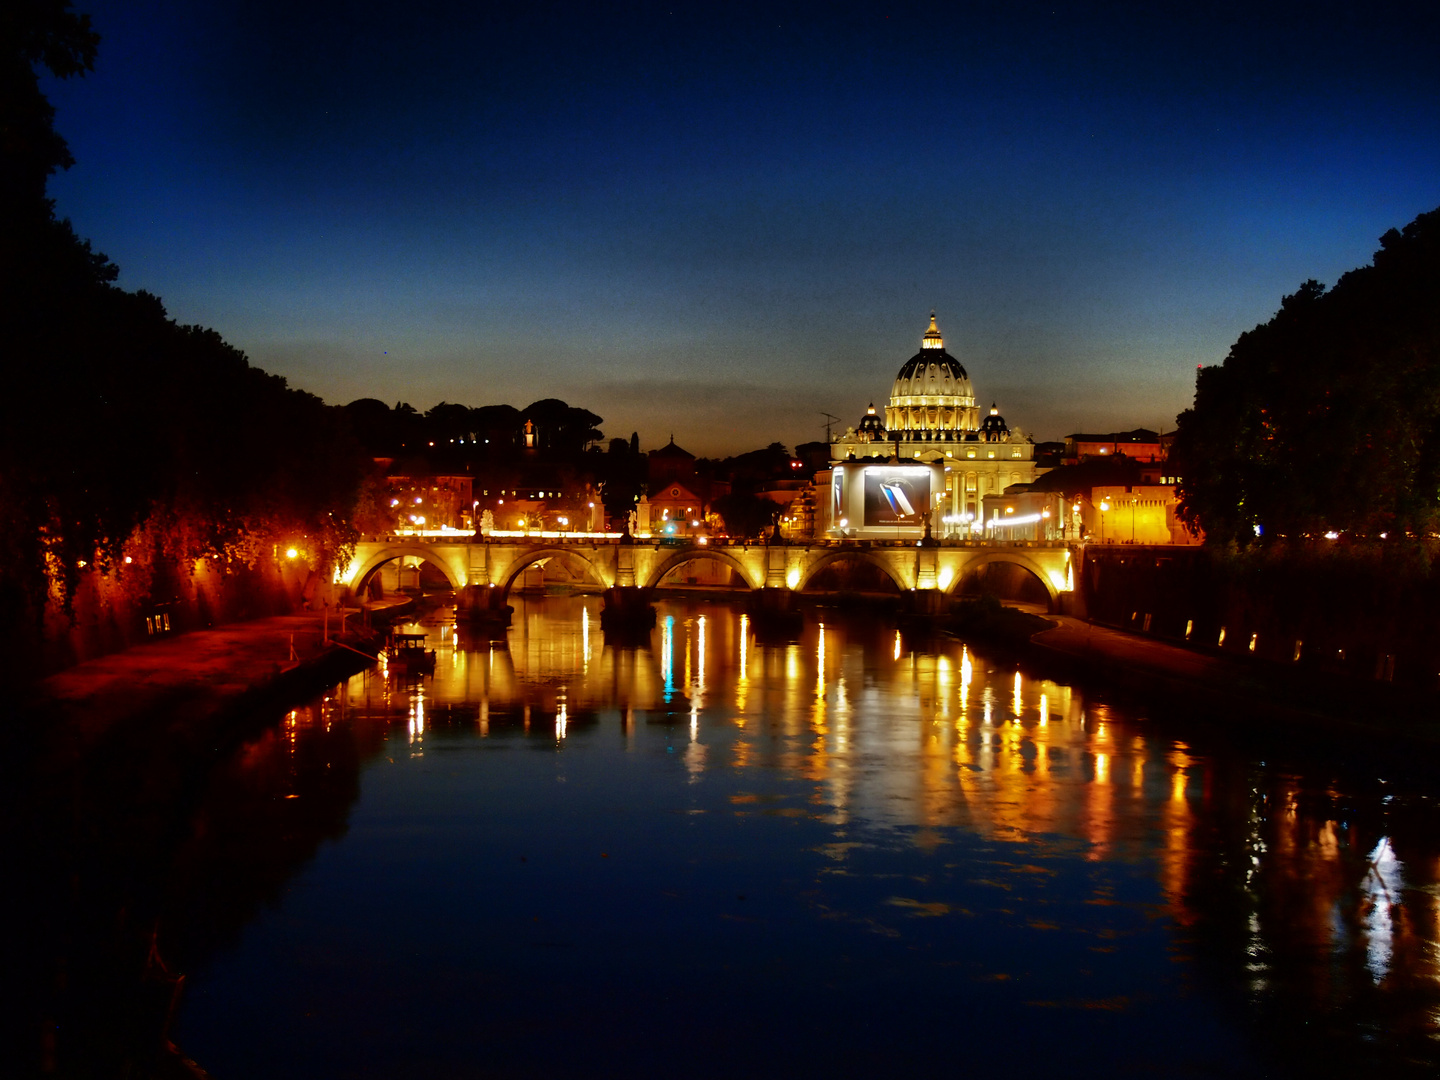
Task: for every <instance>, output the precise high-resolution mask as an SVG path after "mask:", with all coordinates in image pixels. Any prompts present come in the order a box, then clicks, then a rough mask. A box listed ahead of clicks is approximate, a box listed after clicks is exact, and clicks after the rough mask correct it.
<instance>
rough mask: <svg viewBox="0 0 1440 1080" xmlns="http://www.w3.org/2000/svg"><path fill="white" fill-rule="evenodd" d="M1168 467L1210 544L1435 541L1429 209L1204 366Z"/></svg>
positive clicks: (1436, 409)
mask: <svg viewBox="0 0 1440 1080" xmlns="http://www.w3.org/2000/svg"><path fill="white" fill-rule="evenodd" d="M1170 460H1171V466H1172V469H1173V470H1174V471H1175V472H1176V473H1177V474H1179V476H1180V477H1181V481H1180V498H1181V513H1182V515H1183V516H1184V518H1185V520H1186V521H1187V523H1188V524H1190V525H1191V526H1192V527H1199V528H1201V529H1203V530H1204V532H1205V535H1206V537H1207V539H1209V540H1212V541H1220V542H1224V541H1232V540H1233V541H1240V542H1248V541H1250V540H1253V539H1254V538H1255V537H1256V536H1257V535H1260V536H1262V537H1264V536H1280V535H1287V536H1305V535H1318V534H1321V533H1325V532H1332V531H1333V532H1344V533H1347V534H1350V535H1369V536H1373V535H1377V534H1379V533H1387V534H1392V535H1398V534H1405V533H1410V534H1416V535H1420V534H1429V533H1433V532H1435V531H1436V530H1437V529H1440V210H1435V211H1431V212H1430V213H1427V214H1421V215H1420V216H1419V217H1417V218H1416V219H1415V220H1414V221H1413V222H1411V223H1410V224H1409V225H1407V226H1405V228H1404V230H1402V231H1397V230H1394V229H1391V230H1390V231H1389V232H1387V233H1386V234H1385V235H1384V236H1383V237H1381V238H1380V250H1379V251H1377V252H1376V254H1375V260H1374V263H1373V265H1371V266H1368V267H1362V268H1360V269H1358V270H1352V271H1350V272H1349V273H1347V274H1345V275H1344V276H1343V277H1342V278H1341V279H1340V280H1339V281H1338V282H1337V283H1336V285H1335V287H1334V288H1333V289H1331V290H1329V291H1328V292H1327V291H1326V290H1325V288H1324V286H1322V285H1320V284H1319V283H1318V282H1315V281H1307V282H1305V283H1304V284H1302V285H1301V286H1300V288H1299V289H1298V290H1297V291H1296V292H1295V293H1293V294H1292V295H1290V296H1287V297H1285V298H1284V299H1283V301H1282V302H1281V305H1280V310H1279V311H1278V312H1276V314H1275V317H1274V318H1272V319H1271V320H1270V321H1269V322H1268V323H1265V324H1264V325H1261V326H1257V327H1256V328H1255V329H1254V330H1251V331H1248V332H1247V333H1244V334H1242V335H1240V338H1239V340H1237V341H1236V342H1235V344H1234V345H1233V346H1232V347H1231V349H1230V353H1229V355H1228V356H1227V357H1226V359H1225V362H1224V364H1222V365H1220V366H1218V367H1208V368H1204V369H1202V370H1201V371H1200V372H1199V374H1198V376H1197V378H1196V388H1195V404H1194V406H1193V407H1192V408H1190V409H1187V410H1186V411H1185V412H1184V413H1182V414H1181V415H1180V417H1179V421H1178V429H1177V432H1176V436H1175V442H1174V445H1173V447H1172V449H1171V454H1170ZM1257 530H1258V533H1257Z"/></svg>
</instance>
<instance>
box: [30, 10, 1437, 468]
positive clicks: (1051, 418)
mask: <svg viewBox="0 0 1440 1080" xmlns="http://www.w3.org/2000/svg"><path fill="white" fill-rule="evenodd" d="M447 8H448V10H445V9H447ZM1422 8H1430V9H1431V11H1430V13H1427V14H1416V13H1417V12H1419V11H1421V9H1422ZM1437 8H1440V5H1405V6H1404V7H1397V8H1391V9H1386V8H1383V7H1381V8H1374V9H1372V8H1371V7H1369V6H1368V5H1362V4H1359V3H1356V4H1353V5H1344V6H1338V5H1337V6H1331V5H1326V4H1323V3H1321V4H1316V3H1311V4H1305V5H1303V6H1302V5H1294V6H1284V7H1282V6H1274V5H1266V4H1263V3H1250V4H1243V5H1234V6H1229V7H1223V6H1217V5H1210V4H1187V5H1178V6H1174V7H1171V6H1168V5H1160V4H1134V5H1112V4H1106V5H1093V6H1092V5H1052V6H1035V5H1028V4H1012V3H988V4H975V5H968V6H966V5H940V6H934V7H924V6H909V5H881V4H876V5H817V6H813V7H812V6H789V5H763V6H762V5H749V4H734V3H720V2H712V3H706V4H682V3H676V4H673V5H650V4H621V3H606V4H596V5H593V6H578V5H569V4H549V5H547V4H542V3H530V2H526V3H516V4H487V3H484V2H478V3H470V4H465V5H460V4H456V5H445V4H435V5H431V4H419V3H417V4H409V5H405V4H395V3H384V4H380V3H365V2H359V3H350V4H345V5H339V4H306V3H304V2H303V0H289V2H286V3H277V2H270V0H246V2H235V3H223V2H209V0H207V2H206V3H196V2H195V0H154V2H145V0H125V2H121V0H103V2H85V0H81V2H80V3H78V4H77V9H78V10H81V11H87V12H89V13H91V14H92V16H93V19H94V23H95V26H96V28H97V29H98V30H99V32H100V33H101V35H102V41H101V45H100V53H99V58H98V61H97V64H96V70H95V72H93V73H92V74H90V75H88V76H87V77H86V78H84V79H76V80H70V81H68V82H65V83H54V82H51V83H48V84H47V91H48V92H49V94H50V96H51V99H52V101H54V103H55V105H56V108H57V114H58V115H57V121H56V122H57V126H58V127H59V129H60V131H61V133H62V134H63V135H64V136H65V137H66V138H67V139H68V140H69V142H70V147H71V150H72V152H73V153H74V155H75V158H76V159H77V162H78V164H77V165H76V166H75V168H73V169H72V170H71V171H70V172H69V173H67V174H64V175H63V176H61V177H58V178H57V179H56V180H55V181H54V182H53V184H52V189H51V190H52V193H53V194H54V195H55V197H56V199H57V209H58V211H59V212H60V213H61V214H62V215H64V216H68V217H69V218H71V220H72V221H73V222H74V223H75V226H76V228H77V229H78V230H79V232H80V233H81V235H83V236H86V237H89V238H90V239H91V240H93V241H94V243H95V245H96V247H97V248H98V249H100V250H102V251H104V252H105V253H106V254H108V255H109V256H110V257H111V258H112V259H114V260H115V261H116V262H117V263H119V265H120V267H121V271H122V274H121V279H120V281H121V284H122V285H124V286H126V287H128V288H143V289H147V290H149V291H151V292H154V293H157V294H159V295H160V296H161V297H162V298H163V299H164V300H165V303H166V305H167V307H168V309H169V311H170V313H171V315H172V316H174V317H175V318H177V319H179V320H180V321H182V322H190V323H201V324H204V325H208V326H212V327H214V328H215V329H217V330H219V331H220V332H221V334H223V335H224V336H225V337H226V338H227V339H228V340H229V341H230V342H232V343H233V344H235V345H237V346H239V347H240V348H242V349H244V350H245V351H246V353H247V354H248V355H249V356H250V358H251V361H252V362H253V363H255V364H257V365H259V366H261V367H263V368H265V369H267V370H269V371H274V372H277V373H279V374H281V375H284V376H286V377H287V378H289V379H290V381H291V383H292V384H293V385H296V386H300V387H303V388H304V389H307V390H311V391H313V392H315V393H317V394H320V395H321V396H322V397H324V398H325V399H326V400H328V401H331V402H334V403H344V402H347V401H350V400H352V399H354V398H357V397H379V398H382V399H384V400H386V401H388V402H391V403H392V404H393V403H394V402H395V401H397V400H402V399H403V400H406V401H409V402H411V403H412V404H413V405H415V406H416V407H417V408H420V409H422V410H423V409H426V408H429V407H430V406H432V405H434V404H435V403H436V402H439V401H441V400H448V401H459V402H462V403H464V404H468V405H485V404H497V403H501V402H508V403H510V404H512V405H516V406H519V407H524V406H525V405H527V404H529V403H530V402H531V401H534V400H536V399H537V398H542V397H560V398H564V399H565V400H567V401H569V402H570V403H571V404H576V405H583V406H585V407H587V408H590V409H592V410H593V411H595V412H597V413H599V414H601V415H602V416H603V417H604V425H603V427H604V429H605V434H606V435H607V437H609V436H616V435H619V436H628V435H629V434H630V432H631V431H632V430H637V429H638V430H639V432H640V436H641V442H642V444H643V445H644V446H646V447H647V448H649V447H653V446H655V445H659V444H660V443H663V442H664V441H665V439H666V438H667V437H668V436H669V434H670V433H671V432H672V431H673V432H674V434H675V437H676V441H677V442H679V443H680V444H681V445H682V446H685V447H686V448H687V449H690V450H692V451H695V452H697V453H711V454H714V453H727V452H734V451H740V450H746V449H751V448H753V447H755V446H759V445H763V444H765V443H767V442H770V441H772V440H777V439H778V440H780V441H782V442H785V443H786V444H788V445H794V444H795V443H798V442H804V441H807V440H810V439H814V438H817V437H823V429H822V426H821V425H822V424H823V422H824V421H823V418H822V416H821V410H827V411H829V412H832V413H836V414H838V415H840V416H841V417H843V418H844V420H845V423H854V422H855V421H856V420H857V419H858V418H859V416H860V415H861V413H862V412H863V411H864V408H865V406H866V404H867V403H868V402H869V401H871V400H872V399H873V400H874V401H876V403H877V404H883V400H884V398H885V397H886V396H887V395H888V393H889V388H890V383H891V381H892V379H893V378H894V375H895V372H896V370H897V369H898V368H899V366H900V365H901V363H903V362H904V360H906V359H907V358H908V357H909V356H911V355H912V354H913V353H914V352H915V351H916V350H917V349H918V347H919V341H920V334H921V332H922V331H923V330H924V328H925V325H926V322H927V320H928V316H929V312H930V309H931V308H932V307H934V308H935V309H936V310H937V311H938V314H939V320H940V327H941V329H942V331H944V333H945V338H946V345H947V347H948V348H949V350H950V351H951V352H952V353H954V354H955V355H956V356H958V357H959V358H960V359H961V360H962V361H963V362H964V363H965V365H966V367H967V368H968V369H969V372H970V376H971V379H972V381H973V383H974V384H975V388H976V392H977V394H978V395H979V396H980V397H981V398H982V399H983V401H984V403H985V404H988V403H989V402H990V400H991V399H995V400H998V402H999V403H1000V406H1001V411H1002V412H1003V413H1004V414H1005V415H1006V417H1007V419H1008V420H1009V421H1010V422H1011V424H1012V425H1016V424H1018V425H1019V426H1021V427H1022V428H1024V429H1025V430H1026V431H1027V432H1030V433H1033V434H1035V435H1036V437H1037V438H1042V439H1044V438H1058V437H1060V436H1063V435H1064V434H1066V433H1068V432H1072V431H1077V430H1097V429H1098V430H1106V429H1110V428H1113V427H1134V426H1137V425H1145V426H1150V427H1157V426H1165V427H1169V426H1172V425H1173V423H1174V417H1175V414H1176V413H1177V412H1178V411H1179V410H1180V409H1182V408H1184V407H1185V406H1186V405H1188V404H1189V402H1190V399H1191V396H1192V392H1193V386H1194V373H1195V367H1196V365H1197V364H1202V363H1205V364H1209V363H1218V362H1219V361H1220V360H1222V359H1223V358H1224V356H1225V353H1226V351H1227V350H1228V348H1229V346H1230V344H1231V343H1232V342H1233V341H1234V340H1235V338H1236V337H1237V336H1238V334H1239V333H1240V332H1241V331H1243V330H1245V329H1248V328H1249V327H1251V326H1253V325H1255V324H1256V323H1257V322H1263V321H1264V320H1266V319H1268V318H1269V317H1270V315H1271V314H1273V312H1274V311H1275V309H1276V308H1277V307H1278V305H1279V301H1280V298H1281V296H1282V295H1284V294H1285V293H1289V292H1293V291H1294V290H1295V287H1296V286H1297V285H1299V284H1300V282H1302V281H1303V280H1305V279H1306V278H1310V277H1315V278H1318V279H1320V280H1321V281H1324V282H1326V283H1327V284H1332V283H1333V282H1334V281H1335V279H1336V278H1337V277H1338V276H1339V275H1340V274H1341V273H1343V272H1344V271H1346V270H1348V269H1351V268H1353V267H1355V266H1359V265H1363V264H1365V263H1367V262H1368V261H1369V260H1370V257H1371V254H1372V252H1373V251H1374V250H1375V248H1376V247H1377V241H1378V238H1379V236H1380V235H1381V233H1383V232H1384V231H1385V230H1386V229H1389V228H1391V227H1399V226H1403V225H1404V224H1405V223H1406V222H1408V221H1410V220H1411V219H1412V218H1414V217H1415V215H1416V214H1418V213H1421V212H1423V211H1426V210H1432V209H1435V208H1436V207H1437V206H1440V61H1437V59H1436V57H1437V56H1440V16H1437V14H1436V13H1435V11H1436V9H1437ZM1377 12H1378V13H1377ZM1387 12H1388V13H1387Z"/></svg>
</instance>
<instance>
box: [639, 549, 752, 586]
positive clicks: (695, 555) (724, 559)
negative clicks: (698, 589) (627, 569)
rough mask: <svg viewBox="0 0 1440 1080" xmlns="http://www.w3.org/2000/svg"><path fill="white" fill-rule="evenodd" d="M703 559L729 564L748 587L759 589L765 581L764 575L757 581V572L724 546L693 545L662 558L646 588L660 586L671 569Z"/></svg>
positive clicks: (724, 564)
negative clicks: (753, 571) (752, 570)
mask: <svg viewBox="0 0 1440 1080" xmlns="http://www.w3.org/2000/svg"><path fill="white" fill-rule="evenodd" d="M701 559H710V560H712V561H714V562H718V563H720V564H721V565H723V566H728V567H729V568H730V569H731V570H733V571H735V573H737V574H739V575H740V580H741V581H743V582H744V583H745V587H746V588H749V589H758V588H759V587H760V586H761V585H762V584H763V583H764V579H763V577H762V578H761V579H760V580H758V581H757V580H756V576H755V574H754V573H752V572H751V570H750V568H749V567H747V566H746V565H745V564H744V563H743V562H741V561H740V560H739V559H737V558H736V557H735V556H734V555H731V554H730V553H729V552H728V551H725V550H724V549H723V548H711V547H700V546H699V545H692V546H690V547H685V548H681V549H680V550H679V551H677V552H675V553H674V554H672V555H669V556H667V557H666V558H665V559H663V560H661V562H660V563H659V565H657V566H656V567H655V569H654V570H653V571H652V572H651V574H650V579H649V580H648V581H647V582H646V583H645V586H646V588H649V589H654V588H658V587H659V585H660V582H662V581H663V580H665V575H666V574H668V573H670V571H672V570H674V569H675V568H676V567H679V566H684V565H685V564H686V563H688V562H697V561H699V560H701Z"/></svg>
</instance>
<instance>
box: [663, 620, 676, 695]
mask: <svg viewBox="0 0 1440 1080" xmlns="http://www.w3.org/2000/svg"><path fill="white" fill-rule="evenodd" d="M674 649H675V616H674V615H666V616H665V619H664V621H662V622H661V623H660V682H661V683H663V684H664V686H665V696H666V697H667V698H668V697H669V696H670V695H671V694H673V693H674V692H675V682H674V671H675V656H674Z"/></svg>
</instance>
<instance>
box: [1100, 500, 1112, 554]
mask: <svg viewBox="0 0 1440 1080" xmlns="http://www.w3.org/2000/svg"><path fill="white" fill-rule="evenodd" d="M1109 509H1110V503H1109V500H1107V499H1101V500H1100V543H1102V544H1103V543H1104V542H1105V511H1106V510H1109Z"/></svg>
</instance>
